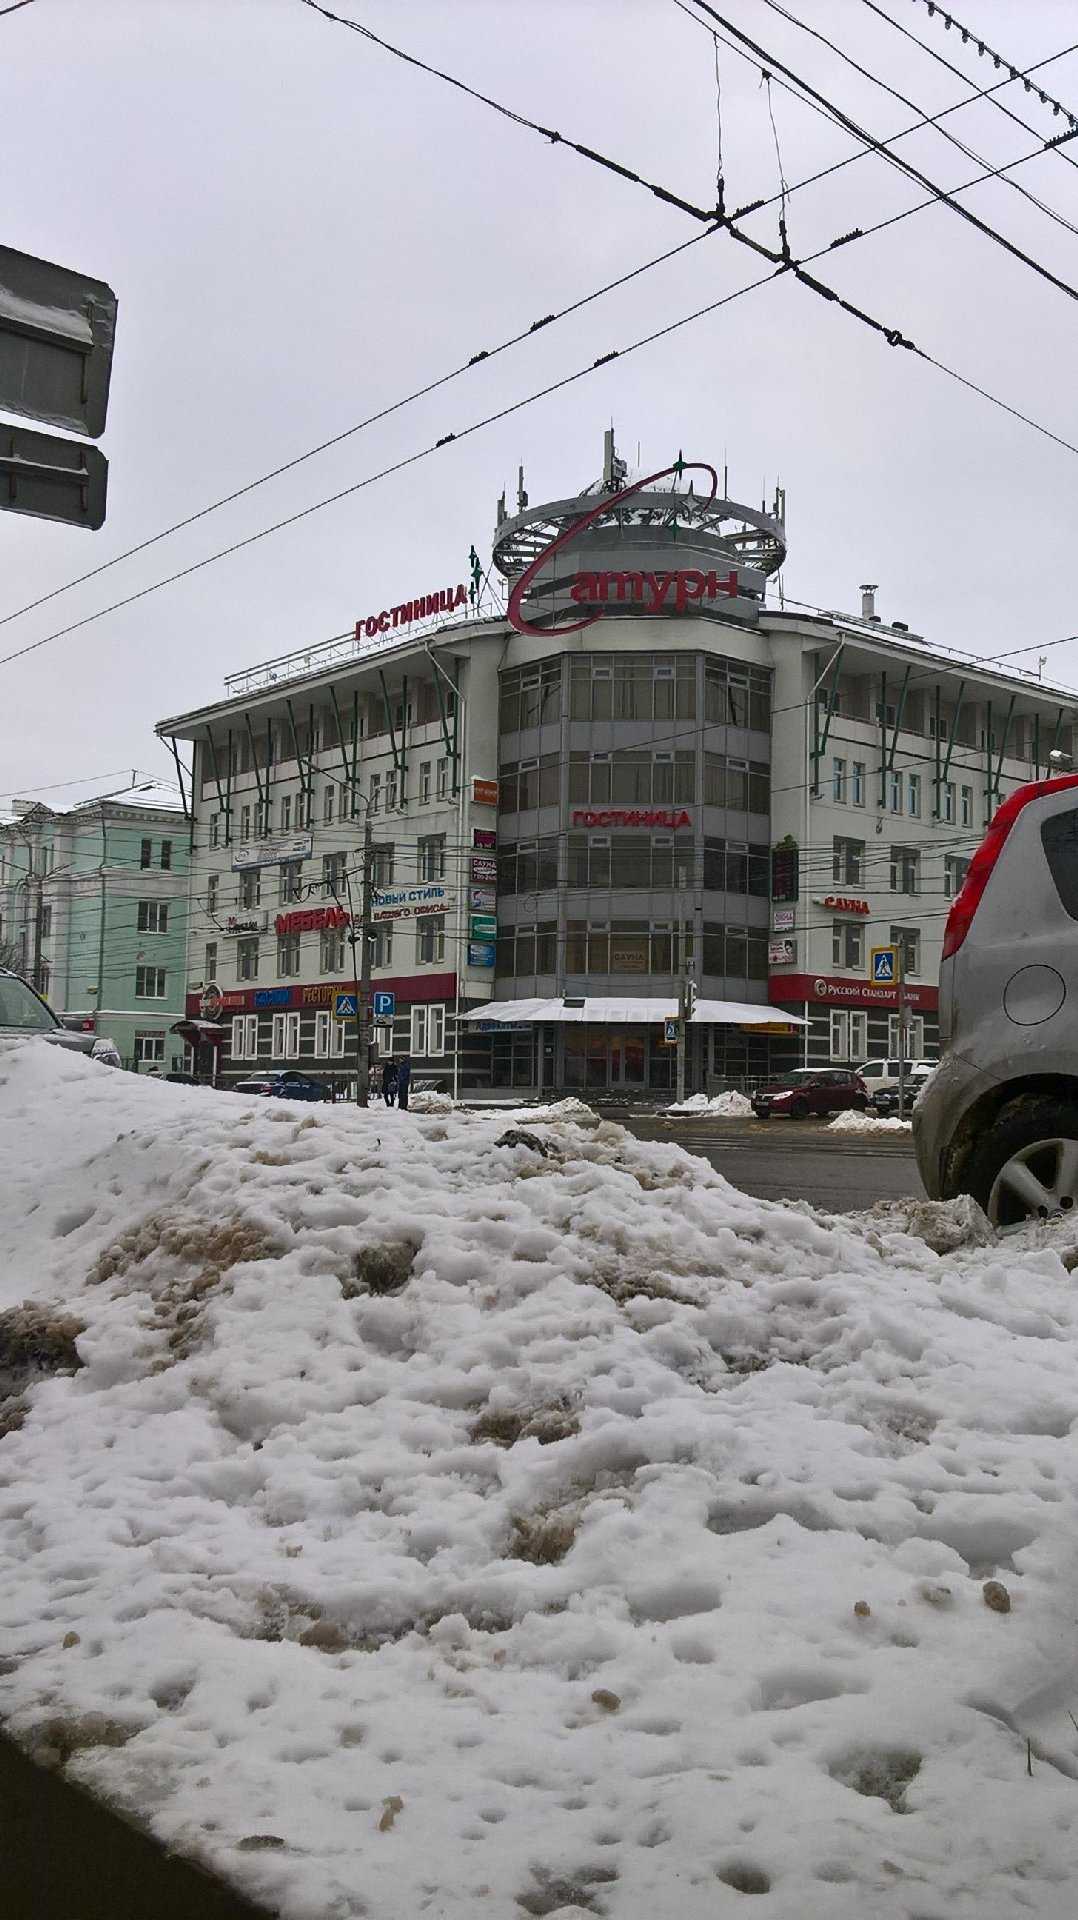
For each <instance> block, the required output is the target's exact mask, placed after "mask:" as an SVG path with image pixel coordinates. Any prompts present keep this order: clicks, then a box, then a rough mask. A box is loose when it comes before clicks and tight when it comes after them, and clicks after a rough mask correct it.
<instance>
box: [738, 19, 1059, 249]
mask: <svg viewBox="0 0 1078 1920" xmlns="http://www.w3.org/2000/svg"><path fill="white" fill-rule="evenodd" d="M867 4H869V5H871V4H872V0H867ZM764 5H765V6H767V7H770V8H771V11H772V13H777V14H778V15H779V16H780V18H781V19H783V20H786V21H788V22H789V24H790V25H791V26H793V27H796V28H797V29H798V30H799V32H801V33H807V34H809V35H810V36H811V38H812V39H813V40H818V41H819V42H820V45H821V46H824V47H827V48H828V49H829V50H830V52H832V53H834V54H836V55H837V56H838V58H839V59H840V60H844V61H845V63H846V65H847V66H848V67H852V68H853V71H854V72H855V73H857V74H859V75H860V77H861V79H862V80H868V81H870V82H871V84H872V85H873V86H875V87H879V88H880V89H881V90H882V91H883V92H884V93H889V94H890V96H891V98H892V100H898V101H899V102H900V103H901V105H902V106H904V107H909V109H910V111H911V113H920V112H921V111H922V109H921V108H920V107H919V106H918V105H917V102H916V101H915V100H911V99H910V98H909V95H908V94H905V93H900V92H899V90H898V88H897V87H893V86H892V85H891V83H890V81H888V80H884V79H881V78H880V76H879V75H878V74H875V73H871V72H870V71H869V69H868V68H867V67H864V66H862V64H861V62H860V61H859V60H855V59H854V57H853V55H852V54H849V53H846V52H845V51H844V49H843V48H842V47H840V46H838V45H837V44H836V42H835V41H834V40H829V39H828V37H827V35H826V34H825V33H821V32H820V30H819V28H818V27H813V26H810V25H809V23H808V22H807V21H806V20H802V19H801V18H800V16H799V15H798V14H796V13H791V12H790V11H789V9H788V8H787V7H784V6H783V5H782V4H781V0H764ZM873 11H874V12H879V8H877V7H873ZM881 17H882V18H883V19H886V18H887V15H886V14H883V15H882V16H881ZM769 85H770V83H769ZM934 131H935V132H936V133H938V134H939V135H940V136H941V138H942V139H944V140H947V141H949V143H950V145H951V146H952V147H957V149H958V151H959V152H960V153H964V154H965V156H966V159H967V160H972V161H974V163H975V164H976V165H977V166H979V167H987V166H988V164H989V163H988V161H987V160H986V159H985V157H984V155H983V154H981V153H978V152H977V150H976V148H975V147H968V146H967V145H966V143H965V141H964V140H960V139H959V137H958V135H957V134H956V133H952V132H951V130H950V128H949V127H945V126H942V125H936V126H935V127H934ZM1027 131H1029V132H1030V133H1033V132H1034V131H1035V129H1034V128H1032V127H1030V128H1028V129H1027ZM1074 131H1075V132H1078V128H1075V129H1074ZM881 144H882V145H885V146H890V145H891V144H892V142H890V141H884V142H882V143H881ZM1041 150H1042V151H1043V142H1042V149H1041ZM997 175H998V178H999V179H1001V180H1002V181H1003V183H1004V185H1005V186H1008V187H1011V188H1013V190H1014V192H1015V193H1019V194H1021V195H1022V198H1023V199H1024V200H1028V201H1029V203H1030V205H1031V206H1034V207H1036V208H1037V210H1038V212H1040V213H1043V214H1046V215H1047V216H1048V218H1049V219H1050V220H1054V221H1055V222H1056V223H1057V225H1059V226H1061V227H1065V228H1066V229H1067V231H1068V233H1073V234H1078V226H1075V225H1074V223H1073V221H1070V220H1068V219H1067V217H1066V215H1065V214H1062V213H1059V212H1058V211H1057V209H1056V208H1055V207H1050V206H1049V205H1048V204H1047V202H1046V201H1044V200H1041V199H1039V198H1038V196H1037V195H1036V194H1035V193H1031V192H1030V190H1029V188H1028V187H1024V186H1022V184H1021V182H1020V181H1018V180H1011V179H1010V178H1009V177H1008V176H1007V175H1006V174H1005V173H1003V172H1002V171H1000V170H997Z"/></svg>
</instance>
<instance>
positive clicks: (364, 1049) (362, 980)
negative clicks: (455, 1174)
mask: <svg viewBox="0 0 1078 1920" xmlns="http://www.w3.org/2000/svg"><path fill="white" fill-rule="evenodd" d="M372 858H373V852H372V844H371V819H370V814H369V813H367V814H366V815H365V816H364V821H363V876H362V882H361V891H360V908H359V938H360V941H361V943H362V944H361V947H360V954H359V978H358V980H357V981H356V1081H357V1087H356V1100H357V1102H358V1104H359V1105H360V1106H361V1107H365V1106H367V1104H368V1102H369V1100H370V1081H371V1030H370V1025H369V1020H368V1016H369V1013H370V1001H371V938H370V935H371V924H370V923H371V862H372ZM355 957H356V949H355V942H354V941H353V943H352V964H353V966H354V965H355Z"/></svg>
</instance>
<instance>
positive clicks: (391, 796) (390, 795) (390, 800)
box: [386, 767, 397, 813]
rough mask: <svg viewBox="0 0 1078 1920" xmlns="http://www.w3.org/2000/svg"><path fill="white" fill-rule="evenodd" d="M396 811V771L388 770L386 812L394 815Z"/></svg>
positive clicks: (393, 769)
mask: <svg viewBox="0 0 1078 1920" xmlns="http://www.w3.org/2000/svg"><path fill="white" fill-rule="evenodd" d="M396 809H397V769H396V768H395V767H392V768H390V769H389V770H388V771H387V773H386V812H387V813H395V812H396Z"/></svg>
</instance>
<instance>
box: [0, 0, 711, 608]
mask: <svg viewBox="0 0 1078 1920" xmlns="http://www.w3.org/2000/svg"><path fill="white" fill-rule="evenodd" d="M23 4H28V0H23ZM717 231H718V229H717V228H715V227H709V228H707V229H705V230H703V231H701V232H700V233H694V234H692V235H690V237H689V239H688V240H681V241H679V242H678V244H677V246H675V247H668V248H667V249H666V251H665V252H664V253H657V254H655V255H654V257H653V258H652V259H650V260H645V261H642V262H641V264H640V265H639V266H638V267H632V268H631V269H630V271H629V272H628V273H623V274H619V275H618V277H617V279H616V280H608V281H607V282H606V283H605V284H604V285H603V286H601V287H595V288H594V289H593V291H592V292H591V293H585V294H582V295H581V297H580V298H579V299H578V300H573V301H571V302H570V303H569V305H568V306H565V307H560V308H558V310H557V311H556V312H554V313H548V314H545V315H543V317H542V318H541V319H538V320H533V321H531V323H530V324H529V325H528V326H526V327H522V328H521V329H520V330H519V331H518V332H517V333H514V334H510V335H509V336H508V338H507V339H505V340H502V341H500V342H499V343H498V345H497V346H494V347H483V348H480V349H479V351H478V352H476V353H473V354H472V355H471V356H470V357H469V358H468V359H467V360H464V361H462V362H461V363H460V365H459V366H457V367H453V368H451V369H450V371H449V372H448V373H441V374H438V375H437V377H436V378H435V379H433V380H428V381H427V382H426V383H425V384H424V385H423V386H420V387H415V388H413V390H412V392H411V393H406V394H403V395H402V396H401V398H400V399H399V400H394V401H392V402H391V403H390V405H389V406H388V407H382V408H380V409H379V411H378V412H377V413H372V414H368V415H367V417H366V419H364V420H357V421H356V422H355V423H354V425H352V426H350V427H344V428H342V430H341V432H340V433H335V434H332V435H331V436H330V438H329V439H328V440H320V441H319V442H318V444H317V446H313V447H308V448H307V449H306V451H305V452H304V453H298V454H296V455H294V457H293V458H292V459H291V460H284V461H282V462H281V464H280V465H279V466H276V467H272V468H270V470H269V471H268V472H267V473H263V474H259V475H258V477H257V478H256V479H254V480H248V481H246V482H245V483H244V485H243V486H241V487H235V488H234V489H233V490H232V492H231V493H225V494H222V495H221V497H220V498H219V499H217V500H211V501H210V502H209V503H208V505H206V506H204V507H199V508H198V509H197V510H196V511H195V512H194V513H189V514H186V515H185V516H184V518H183V519H182V520H174V521H173V522H172V524H171V525H170V526H167V527H162V528H161V529H160V531H159V532H158V533H153V534H150V535H149V536H148V538H147V539H145V540H139V541H137V542H136V544H135V545H134V546H132V547H126V548H125V549H124V551H123V552H122V553H116V554H114V555H113V556H112V558H111V560H103V561H102V562H101V563H100V565H98V566H96V567H90V568H89V569H88V570H87V572H86V573H80V574H77V575H76V576H75V578H74V579H73V580H67V581H65V582H64V585H63V586H61V587H53V588H52V589H51V590H50V592H48V593H42V594H39V595H38V597H37V599H36V600H28V601H27V602H26V605H25V606H22V607H16V608H14V609H13V611H12V612H11V613H5V614H3V615H0V627H5V626H7V625H8V623H9V622H10V621H12V620H20V619H21V618H22V616H23V615H24V614H27V613H33V612H34V611H35V610H36V608H38V607H43V606H46V605H47V604H48V602H49V601H50V600H57V599H59V597H60V595H61V594H64V593H70V592H72V590H73V589H74V588H75V587H81V586H85V584H86V582H87V581H88V580H95V579H96V578H97V576H98V575H99V574H102V573H108V572H109V570H110V568H112V567H118V566H119V565H120V564H121V562H122V561H124V560H132V559H134V557H135V555H136V554H139V553H145V552H146V551H147V549H148V548H150V547H155V546H157V545H158V544H159V542H160V541H162V540H168V539H170V538H171V536H172V535H173V534H174V533H181V532H182V531H183V529H184V528H185V527H191V526H194V525H195V523H196V522H197V521H199V520H205V519H207V518H208V517H209V515H210V514H212V513H217V512H219V510H220V509H221V508H222V507H228V506H231V505H232V504H233V502H234V501H236V500H242V499H243V498H244V497H245V496H246V495H247V494H249V493H255V492H256V491H257V489H258V488H259V487H264V486H266V485H268V483H269V482H270V481H271V480H279V479H280V478H281V475H282V474H285V473H291V472H292V470H293V469H294V468H295V467H301V466H303V465H304V463H305V462H306V461H308V460H313V459H314V458H315V457H316V456H317V455H318V454H320V453H327V452H328V451H329V450H330V448H331V447H338V446H340V445H341V444H342V442H343V441H345V440H349V439H351V438H352V437H353V436H354V435H355V434H357V433H363V432H365V431H366V429H367V428H368V427H374V426H377V425H378V424H379V423H380V422H381V421H383V420H388V419H389V418H390V416H391V415H392V414H394V413H400V412H401V410H402V409H403V408H404V407H408V406H411V405H412V404H413V402H415V401H417V400H423V399H426V397H427V396H428V395H429V394H432V393H437V392H438V390H439V388H441V387H446V386H448V385H449V384H450V383H451V382H452V381H454V380H459V379H460V378H461V376H462V374H465V373H469V372H470V371H471V369H472V368H473V367H478V366H482V365H484V364H485V362H486V361H488V360H496V359H497V358H498V356H499V355H500V354H503V353H508V352H509V350H510V349H511V348H512V347H517V346H521V345H522V344H523V342H524V341H526V340H531V339H534V337H535V335H536V334H538V333H541V332H543V331H544V330H545V328H547V327H550V326H554V325H555V324H556V323H557V322H558V321H559V320H566V319H568V318H569V316H570V315H571V314H574V313H579V312H580V311H581V309H582V308H584V307H586V306H590V304H591V303H592V301H593V300H601V299H603V298H604V297H605V295H606V294H608V293H616V292H617V291H618V289H619V288H620V287H625V286H628V285H629V284H630V283H631V282H632V281H633V280H638V279H639V278H640V276H641V275H642V274H645V273H650V272H651V271H652V269H653V268H654V267H660V266H663V265H664V264H665V263H666V261H667V260H673V259H676V257H677V256H678V254H681V253H685V252H687V251H688V249H689V248H690V247H695V246H698V245H699V243H700V241H701V240H706V239H707V238H708V237H709V234H710V233H712V232H717Z"/></svg>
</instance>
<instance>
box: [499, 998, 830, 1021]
mask: <svg viewBox="0 0 1078 1920" xmlns="http://www.w3.org/2000/svg"><path fill="white" fill-rule="evenodd" d="M569 998H570V1000H571V1001H575V1004H573V1005H567V1004H566V1002H565V1001H564V1000H563V999H560V998H559V999H557V1000H490V1001H488V1002H487V1004H486V1006H484V1007H477V1008H476V1009H475V1011H474V1013H466V1014H465V1015H464V1016H463V1017H464V1019H465V1020H490V1021H493V1022H496V1023H497V1024H499V1025H505V1026H533V1025H534V1026H538V1025H543V1026H545V1025H547V1024H548V1023H549V1024H551V1025H553V1024H558V1025H563V1024H566V1023H568V1022H570V1021H576V1022H580V1021H584V1022H587V1023H588V1025H590V1026H596V1027H623V1026H638V1025H643V1026H658V1025H659V1024H660V1022H661V1021H663V1020H675V1019H676V1018H677V1001H676V1000H652V999H644V998H643V997H641V998H633V997H631V996H622V995H604V994H600V995H593V994H589V995H586V996H585V997H584V998H582V999H578V998H577V997H576V996H574V995H572V994H570V996H569ZM693 1025H694V1026H696V1027H773V1026H784V1027H805V1026H807V1025H808V1021H807V1020H802V1018H801V1016H800V1015H799V1014H796V1013H787V1012H786V1011H785V1009H784V1008H780V1007H770V1006H767V1005H766V1004H765V1005H763V1006H761V1005H760V1003H759V1002H758V1001H748V1000H697V1002H696V1011H695V1013H694V1014H693Z"/></svg>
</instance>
